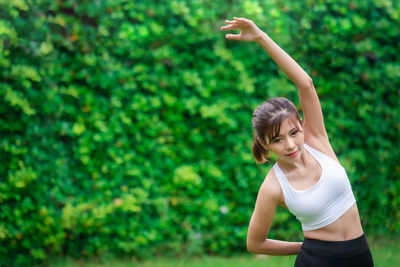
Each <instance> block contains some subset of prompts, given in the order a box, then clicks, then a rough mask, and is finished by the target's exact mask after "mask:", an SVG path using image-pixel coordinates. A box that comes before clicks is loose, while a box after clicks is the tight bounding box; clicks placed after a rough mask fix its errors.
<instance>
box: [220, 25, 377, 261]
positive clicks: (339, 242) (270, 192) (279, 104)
mask: <svg viewBox="0 0 400 267" xmlns="http://www.w3.org/2000/svg"><path fill="white" fill-rule="evenodd" d="M225 23H226V24H227V25H225V26H222V27H221V30H240V33H239V34H227V35H226V38H227V39H231V40H240V41H248V42H256V43H258V44H259V45H261V46H262V47H263V48H264V50H265V51H266V52H267V53H268V54H269V56H270V57H271V58H272V59H273V60H274V61H275V62H276V64H278V66H279V67H280V68H281V69H282V71H283V72H284V73H285V74H286V75H287V76H288V77H289V79H290V80H291V81H292V82H293V83H294V84H295V85H296V87H297V88H298V92H299V98H300V104H301V107H302V110H303V115H304V120H301V119H300V117H299V114H298V111H297V109H296V108H295V106H294V105H293V103H292V102H290V101H289V100H287V99H285V98H281V97H276V98H271V99H269V100H268V101H265V102H264V103H263V104H261V105H260V106H259V107H258V108H257V109H256V110H255V111H254V113H253V120H252V123H253V128H254V140H253V147H252V152H253V155H254V157H255V159H256V161H257V162H265V161H266V159H265V158H266V157H267V156H268V153H269V152H273V153H274V154H275V155H276V156H277V158H278V160H277V162H276V163H275V165H274V167H273V168H272V169H271V170H270V171H269V172H268V174H267V176H266V178H265V180H264V182H263V184H262V185H261V187H260V190H259V193H258V196H257V201H256V205H255V209H254V212H253V215H252V217H251V220H250V225H249V230H248V235H247V249H248V250H249V251H250V252H252V253H258V254H271V255H290V254H297V258H296V262H295V266H307V267H311V266H323V267H329V266H373V260H372V256H371V252H370V249H369V246H368V243H367V240H366V237H365V235H364V232H363V229H362V226H361V222H360V218H359V214H358V209H357V205H356V201H355V198H354V195H353V192H352V189H351V186H350V182H349V180H348V177H347V174H346V171H345V170H344V168H343V167H342V166H341V165H340V162H339V161H338V159H337V157H336V155H335V152H334V151H333V149H332V147H331V145H330V143H329V139H328V135H327V132H326V130H325V125H324V120H323V115H322V110H321V106H320V103H319V99H318V95H317V93H316V90H315V88H314V85H313V82H312V80H311V78H310V77H309V76H308V75H307V73H306V72H305V71H304V70H303V69H302V68H301V67H300V66H299V65H298V64H297V63H296V62H295V61H294V60H293V59H292V58H291V57H290V56H289V55H288V54H286V53H285V51H283V50H282V49H281V48H280V47H279V46H278V45H277V44H276V43H274V41H272V40H271V39H270V38H269V36H268V35H267V34H266V33H264V32H263V31H261V30H260V29H259V28H258V27H257V26H256V25H255V24H254V23H253V22H252V21H251V20H248V19H245V18H234V20H232V21H229V20H226V21H225ZM278 205H281V206H283V207H285V208H288V209H289V210H290V212H292V213H293V214H294V215H295V216H296V217H297V219H299V220H300V222H301V224H302V229H303V234H304V241H303V242H285V241H280V240H272V239H267V236H268V232H269V230H270V227H271V222H272V219H273V217H274V213H275V210H276V207H277V206H278Z"/></svg>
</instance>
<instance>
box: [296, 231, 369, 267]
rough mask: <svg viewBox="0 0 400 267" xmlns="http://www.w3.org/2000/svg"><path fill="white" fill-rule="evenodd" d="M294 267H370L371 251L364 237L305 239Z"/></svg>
mask: <svg viewBox="0 0 400 267" xmlns="http://www.w3.org/2000/svg"><path fill="white" fill-rule="evenodd" d="M294 266H295V267H313V266H315V267H317V266H318V267H319V266H321V267H338V266H340V267H342V266H343V267H358V266H360V267H372V266H374V262H373V260H372V255H371V251H370V249H369V245H368V242H367V239H366V237H365V235H364V234H363V235H362V236H360V237H358V238H356V239H351V240H346V241H323V240H316V239H308V238H305V239H304V241H303V245H302V246H301V249H300V251H299V254H297V258H296V262H295V264H294Z"/></svg>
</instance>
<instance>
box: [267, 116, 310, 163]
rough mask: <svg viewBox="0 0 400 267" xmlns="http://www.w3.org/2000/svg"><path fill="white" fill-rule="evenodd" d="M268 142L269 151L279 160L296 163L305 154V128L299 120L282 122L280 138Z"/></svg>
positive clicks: (288, 119)
mask: <svg viewBox="0 0 400 267" xmlns="http://www.w3.org/2000/svg"><path fill="white" fill-rule="evenodd" d="M267 139H268V138H267ZM267 142H268V143H267V144H268V149H269V150H270V151H272V152H273V153H274V154H275V155H276V156H277V157H278V159H279V160H283V161H295V160H296V159H299V158H300V156H301V153H302V152H303V145H304V132H303V127H302V126H301V124H300V122H299V121H298V120H297V119H296V120H294V119H290V118H287V119H285V120H284V121H283V122H282V124H281V127H280V131H279V134H278V136H276V137H275V138H274V139H272V140H267Z"/></svg>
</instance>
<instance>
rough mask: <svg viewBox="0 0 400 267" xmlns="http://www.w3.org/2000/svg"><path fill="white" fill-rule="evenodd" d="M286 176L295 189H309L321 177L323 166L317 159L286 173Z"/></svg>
mask: <svg viewBox="0 0 400 267" xmlns="http://www.w3.org/2000/svg"><path fill="white" fill-rule="evenodd" d="M285 175H286V178H287V180H288V182H289V184H290V186H291V187H292V188H294V189H295V190H307V189H309V188H311V187H313V186H314V185H315V184H317V183H318V181H319V180H320V178H321V175H322V167H321V165H320V164H319V163H318V161H316V160H315V159H314V160H313V161H311V162H310V164H308V165H307V167H304V168H299V169H296V171H292V172H289V173H285Z"/></svg>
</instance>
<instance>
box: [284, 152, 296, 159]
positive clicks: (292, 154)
mask: <svg viewBox="0 0 400 267" xmlns="http://www.w3.org/2000/svg"><path fill="white" fill-rule="evenodd" d="M297 152H298V151H295V152H293V153H290V154H287V155H286V156H288V157H291V158H292V157H295V156H296V155H297Z"/></svg>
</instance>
